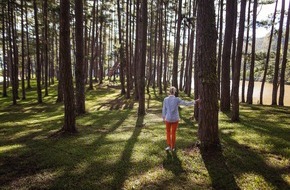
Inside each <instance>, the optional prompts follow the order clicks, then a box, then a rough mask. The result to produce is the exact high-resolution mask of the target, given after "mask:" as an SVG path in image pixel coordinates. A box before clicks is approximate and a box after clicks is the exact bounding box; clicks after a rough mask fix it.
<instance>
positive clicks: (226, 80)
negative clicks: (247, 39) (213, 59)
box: [220, 0, 235, 112]
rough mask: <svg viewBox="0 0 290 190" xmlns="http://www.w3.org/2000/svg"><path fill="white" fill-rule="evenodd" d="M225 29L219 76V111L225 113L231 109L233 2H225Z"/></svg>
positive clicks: (230, 0) (228, 0)
mask: <svg viewBox="0 0 290 190" xmlns="http://www.w3.org/2000/svg"><path fill="white" fill-rule="evenodd" d="M226 5H227V6H226V28H225V35H224V36H225V37H224V46H223V55H222V76H221V103H220V104H221V111H222V112H227V111H230V109H231V102H230V99H231V91H230V89H231V87H230V59H231V47H232V40H233V37H232V36H233V30H234V17H233V16H232V13H233V11H234V9H235V2H234V1H232V0H227V4H226Z"/></svg>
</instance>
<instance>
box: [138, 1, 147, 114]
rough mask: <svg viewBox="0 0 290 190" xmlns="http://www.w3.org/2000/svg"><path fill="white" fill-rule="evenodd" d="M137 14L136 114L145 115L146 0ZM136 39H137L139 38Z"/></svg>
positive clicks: (142, 2)
mask: <svg viewBox="0 0 290 190" xmlns="http://www.w3.org/2000/svg"><path fill="white" fill-rule="evenodd" d="M139 10H140V13H141V14H139V16H140V17H139V18H138V20H139V24H138V25H139V26H140V30H139V31H140V38H139V39H140V42H139V52H140V55H141V57H140V61H139V66H138V71H139V72H138V76H137V77H138V92H139V107H138V115H139V116H142V115H145V113H146V112H145V65H146V52H147V51H146V46H147V22H148V21H147V20H148V16H147V0H142V1H141V7H140V9H139ZM139 39H137V40H139Z"/></svg>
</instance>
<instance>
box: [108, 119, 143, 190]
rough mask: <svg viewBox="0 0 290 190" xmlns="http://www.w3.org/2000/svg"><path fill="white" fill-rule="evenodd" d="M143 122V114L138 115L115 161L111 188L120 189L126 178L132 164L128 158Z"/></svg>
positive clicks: (130, 155)
mask: <svg viewBox="0 0 290 190" xmlns="http://www.w3.org/2000/svg"><path fill="white" fill-rule="evenodd" d="M143 122H144V116H138V118H137V121H136V125H135V129H134V132H133V134H132V135H131V137H130V138H129V139H128V141H127V143H126V145H125V148H124V151H123V153H122V155H121V158H120V159H119V162H117V163H116V166H115V176H114V179H113V182H112V188H113V189H121V188H122V187H123V185H124V182H125V180H126V178H127V177H128V174H129V170H130V166H131V164H132V163H131V161H130V159H131V157H132V154H133V149H134V146H135V144H136V143H137V142H138V136H139V135H140V133H141V131H142V127H143V126H144V124H143Z"/></svg>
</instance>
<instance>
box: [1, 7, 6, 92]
mask: <svg viewBox="0 0 290 190" xmlns="http://www.w3.org/2000/svg"><path fill="white" fill-rule="evenodd" d="M5 21H6V20H5V6H4V5H2V48H3V49H2V52H3V70H2V71H3V89H2V90H3V95H2V96H3V97H7V75H6V74H7V59H6V41H5V29H6V27H5Z"/></svg>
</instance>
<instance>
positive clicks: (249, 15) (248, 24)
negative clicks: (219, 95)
mask: <svg viewBox="0 0 290 190" xmlns="http://www.w3.org/2000/svg"><path fill="white" fill-rule="evenodd" d="M247 17H248V19H247V37H246V45H245V46H246V49H245V55H244V65H243V81H242V102H243V103H245V102H246V101H245V86H246V85H245V83H246V68H247V61H248V47H249V34H250V17H251V0H249V6H248V16H247Z"/></svg>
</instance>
